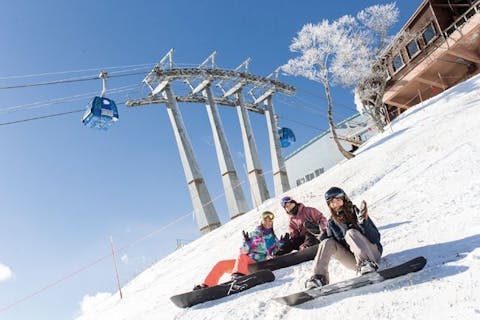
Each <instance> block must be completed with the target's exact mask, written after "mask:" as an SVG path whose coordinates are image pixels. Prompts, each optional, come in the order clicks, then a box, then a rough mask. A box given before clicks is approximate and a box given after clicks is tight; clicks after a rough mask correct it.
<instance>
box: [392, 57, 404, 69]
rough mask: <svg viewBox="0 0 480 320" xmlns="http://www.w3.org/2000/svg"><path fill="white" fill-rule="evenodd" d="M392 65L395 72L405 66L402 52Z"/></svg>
mask: <svg viewBox="0 0 480 320" xmlns="http://www.w3.org/2000/svg"><path fill="white" fill-rule="evenodd" d="M392 66H393V70H394V71H395V72H397V71H398V70H400V69H402V68H403V66H405V63H404V62H403V57H402V55H401V54H400V53H399V54H397V55H396V56H395V57H394V58H393V60H392Z"/></svg>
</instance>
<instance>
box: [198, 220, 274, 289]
mask: <svg viewBox="0 0 480 320" xmlns="http://www.w3.org/2000/svg"><path fill="white" fill-rule="evenodd" d="M274 217H275V215H274V214H273V213H272V212H270V211H265V212H263V213H262V214H261V222H260V225H259V226H257V227H256V228H255V230H254V231H252V232H250V233H248V232H245V231H242V234H243V238H244V241H243V244H242V246H241V248H240V255H239V256H238V258H237V259H236V260H235V259H231V260H222V261H219V262H217V264H215V266H214V267H213V268H212V270H211V271H210V272H209V273H208V275H207V277H206V278H205V280H204V281H203V283H202V284H200V285H196V286H195V287H194V288H193V289H194V290H198V289H202V288H206V287H212V286H215V285H217V284H218V282H219V281H220V278H221V277H222V276H223V275H224V274H225V273H231V274H232V280H234V279H236V278H238V277H241V276H244V275H247V274H249V273H250V272H249V271H248V265H249V264H252V263H255V262H259V261H264V260H267V259H270V258H272V257H273V256H274V255H275V254H276V253H277V251H278V249H279V247H280V245H281V244H282V243H281V242H280V241H279V240H278V238H277V236H276V235H275V232H274V231H273V219H274Z"/></svg>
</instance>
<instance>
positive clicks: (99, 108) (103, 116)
mask: <svg viewBox="0 0 480 320" xmlns="http://www.w3.org/2000/svg"><path fill="white" fill-rule="evenodd" d="M98 77H99V78H100V79H102V84H103V86H102V93H101V94H100V96H96V97H95V98H93V100H92V101H91V102H90V103H89V104H88V105H87V110H86V111H85V114H84V115H83V118H82V123H83V125H84V126H85V127H88V128H97V129H100V130H108V128H109V127H110V126H111V125H112V123H113V122H115V121H117V120H118V109H117V105H116V104H115V101H113V100H111V99H108V98H105V97H104V95H105V91H106V87H107V77H108V74H107V73H106V72H102V73H100V75H99V76H98Z"/></svg>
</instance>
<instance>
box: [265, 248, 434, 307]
mask: <svg viewBox="0 0 480 320" xmlns="http://www.w3.org/2000/svg"><path fill="white" fill-rule="evenodd" d="M426 263H427V260H426V259H425V258H424V257H416V258H414V259H412V260H410V261H407V262H405V263H403V264H400V265H398V266H395V267H391V268H388V269H384V270H380V271H377V272H372V273H367V274H364V275H363V276H359V277H356V278H353V279H349V280H345V281H341V282H337V283H333V284H329V285H326V286H323V287H320V288H314V289H307V290H305V291H300V292H297V293H293V294H290V295H288V296H284V297H278V298H273V300H275V301H278V302H280V303H282V304H286V305H288V306H296V305H299V304H302V303H304V302H307V301H310V300H313V299H315V298H318V297H321V296H327V295H330V294H335V293H339V292H343V291H348V290H350V289H355V288H359V287H363V286H367V285H370V284H373V283H378V282H382V281H384V280H387V279H392V278H396V277H399V276H403V275H405V274H407V273H410V272H417V271H420V270H422V269H423V267H424V266H425V264H426Z"/></svg>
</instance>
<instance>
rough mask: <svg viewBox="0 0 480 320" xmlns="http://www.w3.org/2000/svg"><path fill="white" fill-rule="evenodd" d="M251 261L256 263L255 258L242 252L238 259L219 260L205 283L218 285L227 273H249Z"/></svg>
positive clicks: (210, 285)
mask: <svg viewBox="0 0 480 320" xmlns="http://www.w3.org/2000/svg"><path fill="white" fill-rule="evenodd" d="M251 263H255V260H253V259H252V258H250V257H249V256H248V255H246V254H240V255H239V256H238V258H237V259H236V260H235V259H230V260H222V261H218V262H217V264H215V266H213V268H212V270H210V272H209V273H208V275H207V277H206V278H205V280H204V281H203V284H206V285H207V286H209V287H212V286H216V285H217V284H218V281H220V278H221V277H222V276H223V275H224V274H225V273H234V272H239V273H243V274H249V273H250V272H249V271H248V265H249V264H251Z"/></svg>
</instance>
